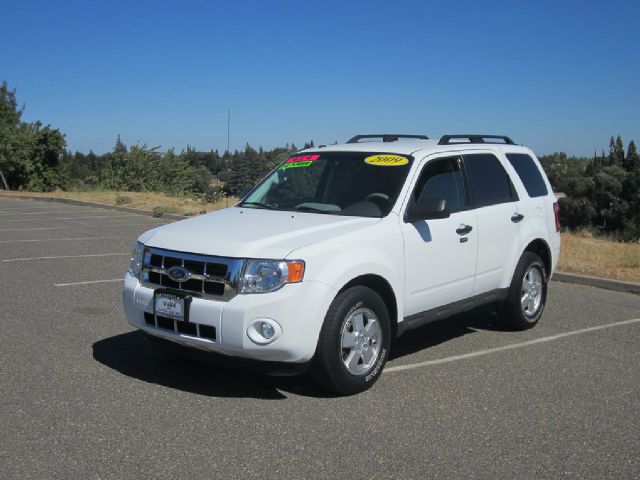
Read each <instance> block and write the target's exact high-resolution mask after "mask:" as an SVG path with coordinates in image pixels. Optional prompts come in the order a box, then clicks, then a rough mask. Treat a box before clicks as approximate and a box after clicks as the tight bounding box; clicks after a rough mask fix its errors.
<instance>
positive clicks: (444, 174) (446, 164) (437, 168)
mask: <svg viewBox="0 0 640 480" xmlns="http://www.w3.org/2000/svg"><path fill="white" fill-rule="evenodd" d="M421 197H439V198H444V199H445V200H446V201H447V208H448V209H449V211H451V212H457V211H460V210H463V209H464V208H465V195H464V181H463V179H462V172H461V171H460V165H459V163H458V159H457V157H454V158H443V159H438V160H432V161H431V162H429V163H427V165H426V166H425V167H424V168H423V170H422V173H421V174H420V178H419V179H418V182H417V183H416V188H415V190H414V192H413V199H414V200H418V199H419V198H421Z"/></svg>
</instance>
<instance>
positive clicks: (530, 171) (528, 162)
mask: <svg viewBox="0 0 640 480" xmlns="http://www.w3.org/2000/svg"><path fill="white" fill-rule="evenodd" d="M507 158H508V159H509V162H510V163H511V165H513V168H514V169H515V171H516V172H518V176H519V177H520V180H522V183H523V184H524V188H525V189H526V190H527V193H528V194H529V196H530V197H543V196H545V195H546V194H547V193H549V192H548V191H547V186H546V185H545V183H544V179H543V178H542V175H541V174H540V170H539V169H538V167H537V165H536V163H535V162H534V160H533V158H531V157H530V156H529V155H527V154H526V153H507Z"/></svg>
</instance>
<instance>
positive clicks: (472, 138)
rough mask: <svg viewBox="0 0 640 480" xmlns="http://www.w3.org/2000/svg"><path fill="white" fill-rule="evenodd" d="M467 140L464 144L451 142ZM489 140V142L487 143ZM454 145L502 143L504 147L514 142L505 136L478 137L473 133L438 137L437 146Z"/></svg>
mask: <svg viewBox="0 0 640 480" xmlns="http://www.w3.org/2000/svg"><path fill="white" fill-rule="evenodd" d="M465 139H466V140H467V141H466V142H452V141H451V140H465ZM487 140H489V141H487ZM492 140H502V142H495V141H492ZM456 143H504V144H505V145H515V144H516V142H514V141H513V140H511V139H510V138H509V137H507V136H506V135H480V134H477V133H474V134H472V135H462V134H456V135H443V136H442V137H440V141H439V142H438V145H451V144H456Z"/></svg>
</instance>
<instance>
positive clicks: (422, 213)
mask: <svg viewBox="0 0 640 480" xmlns="http://www.w3.org/2000/svg"><path fill="white" fill-rule="evenodd" d="M450 215H451V212H449V209H448V208H447V200H446V199H444V198H440V197H422V198H419V199H418V200H417V201H416V202H415V203H414V204H413V205H411V206H410V207H409V209H408V210H407V220H408V222H409V223H413V222H417V221H418V220H436V219H439V218H449V216H450Z"/></svg>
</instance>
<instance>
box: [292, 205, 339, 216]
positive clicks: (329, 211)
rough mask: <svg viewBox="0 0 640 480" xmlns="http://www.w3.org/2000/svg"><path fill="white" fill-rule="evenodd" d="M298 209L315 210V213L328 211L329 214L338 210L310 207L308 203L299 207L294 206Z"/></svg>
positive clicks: (304, 210)
mask: <svg viewBox="0 0 640 480" xmlns="http://www.w3.org/2000/svg"><path fill="white" fill-rule="evenodd" d="M293 208H295V209H296V210H299V211H301V212H313V213H328V214H334V213H336V212H334V211H332V210H323V209H321V208H316V207H310V206H308V205H300V206H297V207H293Z"/></svg>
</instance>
